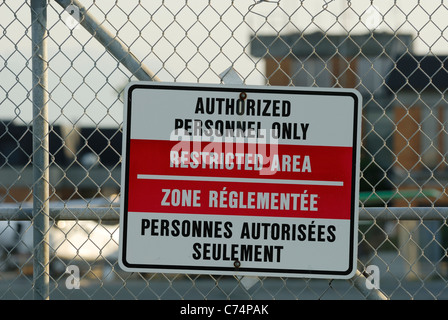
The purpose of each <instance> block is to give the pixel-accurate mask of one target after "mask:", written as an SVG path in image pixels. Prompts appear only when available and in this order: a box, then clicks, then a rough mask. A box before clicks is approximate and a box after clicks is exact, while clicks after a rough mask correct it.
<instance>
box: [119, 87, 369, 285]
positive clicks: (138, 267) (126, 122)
mask: <svg viewBox="0 0 448 320" xmlns="http://www.w3.org/2000/svg"><path fill="white" fill-rule="evenodd" d="M142 88H143V89H152V90H179V91H202V92H203V91H208V92H235V93H237V92H239V91H242V90H244V92H247V93H270V94H298V95H332V96H348V97H351V98H352V99H353V108H354V110H353V111H354V112H353V120H352V121H353V136H352V137H353V141H352V143H353V145H352V150H353V152H352V185H351V188H352V190H351V212H350V236H349V239H350V249H349V266H348V268H347V270H345V271H335V270H305V269H299V270H297V269H269V268H247V267H239V268H235V267H218V266H189V265H153V264H135V263H130V262H128V261H127V260H126V253H127V252H126V251H127V223H128V213H129V212H128V189H129V165H128V162H127V159H128V156H129V154H130V146H129V145H130V143H129V142H130V132H131V118H132V117H131V113H132V91H133V90H135V89H142ZM361 101H362V97H361V95H360V93H359V92H358V91H357V90H354V89H342V88H314V87H313V88H308V87H284V86H250V85H227V84H221V85H217V84H189V83H160V82H146V81H135V82H130V83H129V84H128V85H127V86H126V88H125V95H124V112H123V145H122V150H123V151H124V152H123V153H122V168H121V205H120V242H119V259H118V262H119V265H120V267H121V268H122V269H123V270H125V271H130V272H166V273H174V272H176V273H195V274H199V272H198V271H202V272H201V273H200V274H204V273H210V274H220V275H252V276H254V275H257V276H290V277H310V278H311V277H314V278H334V279H348V278H351V277H353V275H354V274H355V272H356V270H357V268H356V261H357V237H358V236H357V232H358V230H357V225H358V215H359V206H358V199H359V170H360V144H361V141H360V131H361ZM195 271H196V272H195Z"/></svg>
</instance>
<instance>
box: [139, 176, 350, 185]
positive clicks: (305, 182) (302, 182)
mask: <svg viewBox="0 0 448 320" xmlns="http://www.w3.org/2000/svg"><path fill="white" fill-rule="evenodd" d="M137 179H146V180H180V181H216V182H244V183H271V184H296V185H313V186H335V187H342V186H344V182H343V181H322V180H287V179H257V178H228V177H202V176H171V175H158V174H138V175H137Z"/></svg>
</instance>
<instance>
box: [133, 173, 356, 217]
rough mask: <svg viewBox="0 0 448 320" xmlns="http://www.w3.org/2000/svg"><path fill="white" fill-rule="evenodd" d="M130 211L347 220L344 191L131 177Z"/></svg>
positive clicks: (348, 200) (348, 203) (346, 191)
mask: <svg viewBox="0 0 448 320" xmlns="http://www.w3.org/2000/svg"><path fill="white" fill-rule="evenodd" d="M131 180H132V183H130V185H132V187H130V190H129V198H128V200H129V201H128V203H129V211H134V212H166V213H191V214H220V215H249V216H273V217H307V218H316V219H350V213H351V211H350V208H351V195H350V190H349V188H347V187H335V186H302V185H300V186H297V185H283V184H265V185H261V184H256V183H245V182H231V183H228V182H226V183H222V182H214V181H205V182H204V181H202V182H197V181H169V180H147V179H131Z"/></svg>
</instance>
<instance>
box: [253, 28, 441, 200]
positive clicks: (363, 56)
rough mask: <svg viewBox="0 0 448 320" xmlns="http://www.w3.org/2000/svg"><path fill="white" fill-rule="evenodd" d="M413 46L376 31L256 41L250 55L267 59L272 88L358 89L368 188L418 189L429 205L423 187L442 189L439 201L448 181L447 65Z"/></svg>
mask: <svg viewBox="0 0 448 320" xmlns="http://www.w3.org/2000/svg"><path fill="white" fill-rule="evenodd" d="M413 41H414V39H413V37H412V36H411V35H407V34H392V33H377V32H372V33H367V34H359V35H350V36H348V35H328V34H324V33H321V32H316V33H310V34H304V33H292V34H285V35H266V36H260V35H254V36H252V38H251V42H250V50H251V54H252V55H253V56H254V57H256V58H259V59H262V60H263V61H265V66H266V67H265V76H266V83H267V84H268V85H286V86H290V85H293V86H303V87H310V86H312V87H344V88H356V89H357V90H358V91H359V92H360V93H361V94H362V96H363V124H362V130H363V132H362V144H363V154H362V166H363V178H362V179H361V188H362V190H372V191H373V190H374V191H378V190H384V189H389V188H392V186H393V185H395V186H398V187H399V189H400V190H406V189H415V190H417V191H418V192H417V193H418V196H416V197H414V198H413V197H412V196H411V197H410V198H411V199H413V200H415V201H416V202H415V203H414V204H415V205H425V204H430V201H428V198H426V195H425V194H424V192H422V191H421V190H419V188H420V187H421V188H423V189H431V190H433V189H437V190H438V192H439V193H437V192H436V193H435V194H436V196H438V197H439V195H440V192H444V191H445V185H446V182H448V179H447V178H446V177H447V174H448V171H447V166H446V153H447V151H448V137H447V130H446V124H445V123H446V119H447V117H448V114H447V112H448V103H447V101H448V100H447V99H446V89H447V88H448V71H447V70H448V69H447V64H448V61H447V58H446V57H440V56H430V55H428V56H417V55H415V54H414V53H413V49H412V44H413ZM430 196H431V195H430ZM425 200H426V201H425ZM433 200H434V199H433ZM442 200H443V201H446V199H444V198H443V197H440V198H439V202H438V203H440V202H442ZM406 205H407V204H406Z"/></svg>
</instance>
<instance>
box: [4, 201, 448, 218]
mask: <svg viewBox="0 0 448 320" xmlns="http://www.w3.org/2000/svg"><path fill="white" fill-rule="evenodd" d="M50 218H51V219H53V220H96V221H103V220H104V221H117V222H118V220H119V218H120V207H119V206H118V205H116V204H112V205H110V206H107V207H96V206H88V205H87V206H84V207H67V206H65V207H52V206H51V204H50ZM447 218H448V207H417V208H411V207H361V208H360V209H359V220H360V221H371V220H446V219H447ZM32 219H33V208H31V207H21V206H19V205H17V206H3V207H0V221H2V220H6V221H27V220H32Z"/></svg>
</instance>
